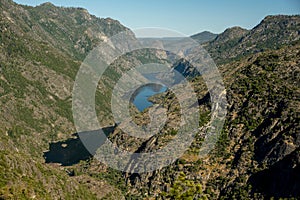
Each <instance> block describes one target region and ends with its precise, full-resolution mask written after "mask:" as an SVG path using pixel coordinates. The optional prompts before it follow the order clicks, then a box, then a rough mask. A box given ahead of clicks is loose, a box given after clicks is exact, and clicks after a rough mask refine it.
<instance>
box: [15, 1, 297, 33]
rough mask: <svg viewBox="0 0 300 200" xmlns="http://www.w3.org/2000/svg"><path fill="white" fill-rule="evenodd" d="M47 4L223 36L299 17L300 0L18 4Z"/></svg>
mask: <svg viewBox="0 0 300 200" xmlns="http://www.w3.org/2000/svg"><path fill="white" fill-rule="evenodd" d="M46 1H50V2H51V3H53V4H55V5H57V6H67V7H83V8H86V9H87V10H88V11H89V12H90V13H91V14H93V15H96V16H97V17H104V18H106V17H110V18H113V19H116V20H118V21H120V22H121V23H122V24H123V25H125V26H127V27H128V28H130V29H133V30H134V29H137V28H144V27H159V28H163V29H170V30H174V31H176V32H179V33H182V34H183V35H187V36H189V35H193V34H196V33H199V32H202V31H211V32H213V33H221V32H223V31H224V30H225V29H226V28H229V27H232V26H241V27H243V28H247V29H251V28H253V27H254V26H256V25H257V24H258V23H259V22H260V21H261V20H262V19H263V18H264V17H265V16H267V15H275V14H289V15H291V14H300V0H185V1H184V0H94V1H92V0H15V2H17V3H20V4H25V5H31V6H35V5H39V4H41V3H44V2H46ZM137 34H138V36H143V35H142V34H143V33H138V32H137ZM139 34H141V35H139Z"/></svg>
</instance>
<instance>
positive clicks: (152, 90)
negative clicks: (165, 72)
mask: <svg viewBox="0 0 300 200" xmlns="http://www.w3.org/2000/svg"><path fill="white" fill-rule="evenodd" d="M167 89H168V88H167V87H165V86H162V85H158V84H148V85H145V86H142V87H141V88H139V89H138V90H137V91H136V92H135V94H134V95H133V104H134V105H135V106H136V107H137V109H138V110H139V111H143V110H145V109H146V108H149V107H150V106H152V105H153V103H152V102H150V101H149V100H148V98H149V97H151V96H153V95H156V94H159V93H163V92H165V91H166V90H167Z"/></svg>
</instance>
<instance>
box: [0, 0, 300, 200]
mask: <svg viewBox="0 0 300 200" xmlns="http://www.w3.org/2000/svg"><path fill="white" fill-rule="evenodd" d="M124 30H127V31H128V34H129V37H130V38H131V39H132V40H136V38H135V36H134V34H133V33H132V32H131V31H130V30H129V29H128V28H127V27H124V26H123V25H122V24H120V23H119V22H118V21H117V20H114V19H111V18H106V19H102V18H97V17H96V16H93V15H91V14H89V13H88V11H87V10H85V9H82V8H64V7H57V6H55V5H53V4H51V3H44V4H42V5H40V6H36V7H31V6H24V5H19V4H16V3H14V2H13V1H11V0H1V1H0V113H1V114H0V199H102V198H104V199H270V198H275V199H279V198H294V199H297V198H300V190H299V188H300V177H299V174H300V135H299V130H300V127H299V124H300V123H299V122H300V116H299V113H300V110H299V108H300V105H299V65H300V63H299V55H300V53H299V52H300V42H299V39H300V32H299V30H300V16H299V15H294V16H287V15H275V16H267V17H266V18H265V19H263V20H262V22H261V23H259V24H258V25H257V26H256V27H254V28H253V29H251V30H246V29H243V28H240V27H232V28H228V29H226V30H225V31H224V32H223V33H221V34H213V33H210V32H207V31H205V32H202V33H199V34H196V35H193V36H191V38H193V39H194V40H196V41H198V42H199V43H201V44H202V46H203V47H204V48H205V49H206V50H207V51H208V52H209V53H210V56H211V57H212V58H213V59H214V61H215V62H216V64H217V65H218V68H219V71H220V73H221V74H222V76H223V81H224V84H225V86H226V90H227V100H228V104H229V105H228V115H227V117H226V121H225V125H224V128H223V131H222V135H221V137H220V138H219V141H218V143H217V145H216V148H215V149H214V150H213V151H212V152H211V153H210V154H209V155H208V156H207V157H206V158H205V159H199V158H198V157H197V155H198V153H199V152H198V150H199V147H200V146H201V142H202V141H203V135H205V130H206V129H207V128H208V127H209V126H210V124H209V118H210V109H211V102H210V95H209V93H208V92H207V88H206V86H205V83H204V81H203V80H202V77H201V75H200V74H197V73H195V71H194V68H193V66H192V65H191V64H189V63H188V62H186V61H184V60H180V61H178V62H177V63H176V64H175V65H173V66H172V67H173V68H175V69H178V71H179V72H180V73H182V74H183V75H184V76H186V77H189V78H190V79H189V80H190V81H191V84H192V85H193V87H194V88H195V92H196V93H197V97H198V102H199V104H200V108H201V110H200V111H199V113H200V120H199V124H200V125H201V126H202V127H201V128H200V129H199V134H198V135H197V136H196V137H195V141H194V142H193V144H192V146H191V147H190V148H189V149H188V150H187V151H186V152H185V154H184V155H183V156H182V157H181V158H179V159H178V160H176V161H175V162H174V163H173V164H172V165H170V166H168V167H165V168H162V169H159V170H156V171H154V172H153V173H143V174H130V173H122V172H119V171H116V170H114V169H111V168H109V167H107V166H105V165H104V164H101V163H99V162H98V161H97V160H95V159H89V160H83V161H81V162H80V163H78V164H75V165H73V166H60V165H59V164H55V163H53V164H46V163H45V160H44V158H43V152H44V151H47V150H48V148H49V143H50V142H53V141H59V142H58V143H57V144H61V143H62V144H64V143H63V142H62V141H65V140H67V139H68V138H72V137H73V136H72V134H73V133H75V132H76V130H75V127H74V122H73V116H72V89H73V84H74V80H75V76H76V73H77V71H78V69H79V67H80V64H81V63H82V61H83V60H84V58H85V57H86V55H88V53H89V52H90V51H91V50H92V49H93V48H94V47H96V46H97V45H98V44H99V43H100V42H101V41H106V40H107V39H108V38H109V37H111V36H113V35H115V34H117V33H119V32H121V31H124ZM167 40H171V38H165V39H164V41H167ZM161 44H162V45H163V42H162V43H161ZM167 58H168V55H166V54H164V53H162V52H160V51H151V50H149V51H142V52H133V53H132V55H129V56H128V57H126V56H123V57H121V58H120V59H118V60H116V61H115V62H114V63H113V64H112V67H111V68H110V71H108V72H107V73H106V74H105V79H104V80H103V82H99V86H98V90H97V92H96V95H95V101H96V108H95V109H96V110H97V111H98V113H97V115H98V119H99V121H101V122H103V123H104V124H107V125H108V126H109V125H111V126H112V125H115V124H114V123H113V120H112V119H113V117H112V115H111V114H110V110H109V108H110V107H109V105H110V96H111V91H110V88H112V86H113V85H114V84H115V82H114V81H113V80H115V79H118V78H120V76H121V71H124V70H128V69H130V68H131V67H133V66H137V65H141V64H145V63H149V62H153V61H158V62H161V63H167V61H166V59H167ZM151 98H153V99H151V100H152V101H153V102H157V103H160V104H161V106H163V107H165V108H166V109H168V117H169V118H168V124H167V125H166V126H165V127H164V128H163V129H162V130H161V132H160V133H159V134H157V135H154V136H152V137H151V138H149V139H138V138H134V137H131V136H129V135H127V134H125V133H123V132H122V131H121V130H120V129H119V128H118V127H116V128H115V130H114V131H113V132H112V134H111V135H110V139H111V141H112V142H113V143H114V144H117V145H119V146H121V147H122V148H124V149H129V150H131V151H133V152H137V153H139V152H152V151H154V150H157V149H160V148H162V147H163V146H164V145H165V144H166V143H167V142H168V141H170V140H171V139H172V138H173V137H174V136H175V135H176V130H174V129H173V128H174V127H176V125H178V124H180V121H179V119H180V118H179V117H178V116H179V115H178V114H179V113H178V110H180V109H179V108H180V105H179V104H178V101H177V100H176V98H175V97H174V95H173V93H172V92H171V91H167V92H166V93H165V94H162V95H161V96H155V97H151ZM157 109H159V108H157ZM131 114H132V115H134V117H133V119H134V121H135V122H136V123H137V124H139V125H145V124H147V122H148V120H149V116H148V114H147V111H146V112H144V113H140V112H138V111H137V110H136V109H135V108H134V107H132V108H131ZM76 144H77V143H76ZM63 148H64V147H63V146H62V149H63ZM150 164H151V163H150ZM130 167H132V168H134V167H136V166H134V163H130Z"/></svg>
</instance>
